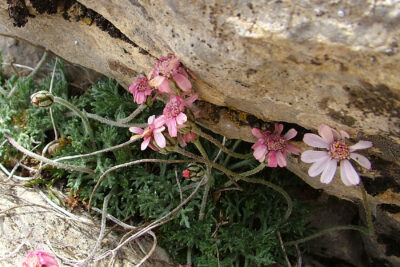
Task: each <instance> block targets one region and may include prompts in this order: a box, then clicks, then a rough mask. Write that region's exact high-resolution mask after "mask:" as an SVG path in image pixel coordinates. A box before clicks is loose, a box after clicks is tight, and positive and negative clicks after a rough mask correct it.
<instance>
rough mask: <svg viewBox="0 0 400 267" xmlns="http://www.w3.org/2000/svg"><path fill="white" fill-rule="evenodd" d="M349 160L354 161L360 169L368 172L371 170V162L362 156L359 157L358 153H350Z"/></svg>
mask: <svg viewBox="0 0 400 267" xmlns="http://www.w3.org/2000/svg"><path fill="white" fill-rule="evenodd" d="M350 158H352V159H354V160H355V161H356V162H357V163H358V164H360V165H361V166H362V167H364V168H366V169H368V170H369V169H371V162H370V161H369V160H368V159H367V158H366V157H364V156H363V155H360V154H358V153H350Z"/></svg>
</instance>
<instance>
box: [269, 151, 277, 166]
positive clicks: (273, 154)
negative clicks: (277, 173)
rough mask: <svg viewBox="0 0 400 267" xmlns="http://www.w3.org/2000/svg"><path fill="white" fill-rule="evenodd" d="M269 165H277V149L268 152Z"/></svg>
mask: <svg viewBox="0 0 400 267" xmlns="http://www.w3.org/2000/svg"><path fill="white" fill-rule="evenodd" d="M268 166H269V167H273V168H275V167H277V166H278V160H277V159H276V151H270V152H269V154H268Z"/></svg>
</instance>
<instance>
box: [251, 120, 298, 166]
mask: <svg viewBox="0 0 400 267" xmlns="http://www.w3.org/2000/svg"><path fill="white" fill-rule="evenodd" d="M282 131H283V125H282V124H279V123H275V130H274V132H273V133H271V131H264V132H262V131H261V130H260V129H257V128H253V129H252V130H251V132H252V133H253V135H254V136H255V137H257V138H258V141H257V142H256V143H255V144H254V145H253V146H252V147H251V148H253V149H254V153H253V155H254V157H255V158H256V159H257V160H258V161H259V162H261V163H262V162H264V161H265V157H266V156H267V155H268V166H269V167H277V166H278V165H279V167H285V166H286V165H287V162H286V151H287V150H288V151H290V152H292V153H293V154H295V155H298V154H300V149H299V148H298V147H297V146H295V145H293V144H291V143H290V142H289V140H290V139H292V138H293V137H295V136H296V135H297V131H296V130H295V129H290V130H289V131H288V132H287V133H286V134H285V135H284V136H281V133H282Z"/></svg>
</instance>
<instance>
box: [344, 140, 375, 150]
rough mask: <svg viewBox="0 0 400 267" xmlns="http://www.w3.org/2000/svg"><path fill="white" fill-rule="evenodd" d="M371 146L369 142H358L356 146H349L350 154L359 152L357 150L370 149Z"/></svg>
mask: <svg viewBox="0 0 400 267" xmlns="http://www.w3.org/2000/svg"><path fill="white" fill-rule="evenodd" d="M372 146H373V144H372V142H370V141H359V142H358V143H357V144H355V145H352V146H350V147H349V148H350V152H353V151H356V150H359V149H366V148H370V147H372Z"/></svg>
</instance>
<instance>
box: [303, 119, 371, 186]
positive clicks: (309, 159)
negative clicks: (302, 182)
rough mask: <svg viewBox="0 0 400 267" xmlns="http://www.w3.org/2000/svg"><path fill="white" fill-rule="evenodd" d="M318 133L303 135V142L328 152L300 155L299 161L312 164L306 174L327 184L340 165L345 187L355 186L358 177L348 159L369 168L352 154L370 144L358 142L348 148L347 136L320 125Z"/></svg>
mask: <svg viewBox="0 0 400 267" xmlns="http://www.w3.org/2000/svg"><path fill="white" fill-rule="evenodd" d="M318 133H319V135H320V136H318V135H316V134H305V135H304V138H303V141H304V142H305V143H306V144H307V145H309V146H312V147H317V148H325V149H326V150H328V151H314V150H307V151H304V152H303V153H302V154H301V160H302V161H304V162H306V163H313V165H311V167H310V169H309V170H308V174H309V175H310V176H311V177H315V176H318V175H319V174H321V173H322V175H321V183H324V184H329V183H330V182H331V181H332V179H333V176H334V175H335V173H336V169H337V165H338V163H339V164H340V177H341V178H342V181H343V183H344V184H345V185H347V186H351V185H357V184H358V183H359V182H360V177H359V176H358V173H357V172H356V171H355V169H354V168H353V166H352V165H351V163H350V161H349V160H350V159H353V160H355V161H356V162H357V163H358V164H360V165H361V166H362V167H364V168H366V169H370V168H371V162H369V160H368V159H367V158H366V157H364V156H363V155H360V154H357V153H353V152H354V151H356V150H359V149H365V148H370V147H371V146H372V142H369V141H359V142H358V143H357V144H355V145H352V146H348V145H347V144H346V140H345V138H349V134H348V133H347V132H345V131H340V134H339V133H338V132H337V131H336V130H334V129H332V128H331V127H329V126H328V125H325V124H322V125H320V126H319V127H318Z"/></svg>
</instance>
